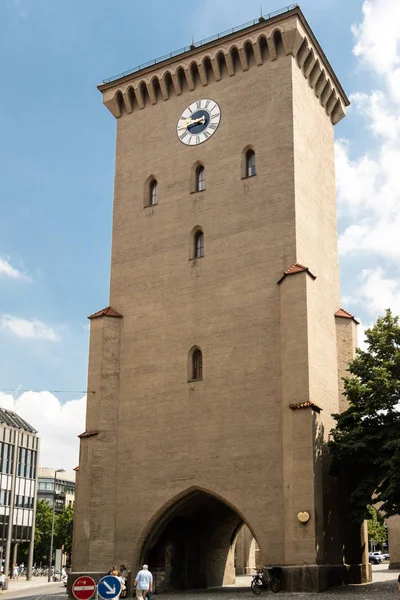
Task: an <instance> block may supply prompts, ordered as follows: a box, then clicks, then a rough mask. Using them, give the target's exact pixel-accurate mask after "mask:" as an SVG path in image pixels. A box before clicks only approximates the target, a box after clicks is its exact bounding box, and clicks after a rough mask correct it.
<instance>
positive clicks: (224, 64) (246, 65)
mask: <svg viewBox="0 0 400 600" xmlns="http://www.w3.org/2000/svg"><path fill="white" fill-rule="evenodd" d="M278 20H279V18H278ZM281 20H283V19H281ZM276 21H277V18H276V17H275V18H273V19H270V20H266V21H263V22H260V24H259V25H258V26H256V27H253V28H252V29H253V30H254V31H252V32H248V31H239V32H237V33H235V34H230V35H228V36H226V42H225V43H223V44H222V45H221V42H222V41H223V40H224V39H225V38H221V39H219V40H216V41H213V42H210V43H209V44H206V45H205V46H204V47H203V46H200V47H199V48H195V47H194V48H193V49H192V50H191V51H190V52H189V53H185V54H182V56H177V57H175V58H174V59H167V60H166V61H164V63H159V64H155V65H154V66H152V67H148V68H147V69H143V71H139V72H136V73H133V74H132V75H127V76H125V77H122V78H121V79H118V80H116V81H114V82H112V83H107V84H103V85H100V86H99V90H100V91H101V92H102V93H103V102H104V104H105V105H106V106H107V108H108V109H109V110H110V111H111V112H112V114H113V115H114V116H115V117H116V118H119V117H121V115H122V114H123V113H124V112H126V113H131V112H134V111H135V105H134V103H133V102H132V98H131V97H129V94H128V93H127V91H128V89H129V88H130V87H132V86H133V89H134V91H135V95H136V98H137V103H138V108H139V109H143V108H144V107H145V105H146V102H145V99H144V97H143V96H144V94H143V92H142V91H141V90H142V89H143V88H145V89H146V94H147V96H148V98H149V104H150V105H153V106H154V105H155V104H157V102H158V101H159V100H163V101H166V100H168V99H169V98H170V90H169V89H168V86H167V85H166V77H167V76H169V77H171V78H172V82H173V88H174V92H175V94H176V95H177V96H180V95H181V94H182V93H183V87H184V86H183V85H182V83H183V84H184V85H187V87H188V90H189V91H194V90H195V89H196V88H197V87H199V86H202V87H206V86H207V85H209V83H210V78H209V77H208V74H207V69H206V67H205V63H206V61H209V64H210V65H211V67H212V70H213V75H214V78H215V81H221V80H222V79H223V77H224V76H225V73H226V75H227V76H228V77H233V76H235V75H236V74H238V73H239V72H242V73H244V72H246V71H248V70H249V69H250V68H251V66H252V65H251V63H252V60H251V59H254V66H257V67H260V66H262V65H263V64H265V63H266V62H268V61H276V60H279V59H280V57H283V56H292V57H293V59H294V60H296V62H297V64H298V66H299V68H300V69H302V71H303V74H304V76H305V77H306V78H307V79H308V80H309V83H310V86H311V87H312V88H313V89H315V93H316V95H317V97H320V96H321V94H322V92H323V90H324V87H325V84H326V80H329V81H330V85H331V86H332V89H335V91H336V96H337V101H336V102H339V103H340V107H338V108H337V110H336V109H335V110H329V111H328V110H326V114H327V115H328V116H330V117H331V118H332V123H333V124H335V123H337V122H338V121H339V120H340V119H341V118H343V116H344V115H345V107H346V106H347V105H348V104H349V101H348V99H347V97H346V95H345V94H344V92H343V90H342V88H341V86H340V84H339V83H338V82H337V81H336V78H335V77H334V74H333V72H332V70H331V67H330V65H329V63H328V61H327V60H326V58H325V56H324V55H323V53H322V51H320V49H319V45H318V42H317V41H316V40H313V36H312V33H311V30H310V31H309V32H308V31H307V29H308V25H307V23H306V21H305V19H304V17H303V15H302V13H301V12H300V9H298V8H295V9H293V10H292V11H291V13H290V15H289V18H288V14H285V15H284V23H281V24H279V25H276ZM260 29H261V33H260ZM310 40H312V41H310ZM250 53H251V54H250ZM176 63H178V64H176ZM172 65H174V66H173V68H172V69H171V67H172ZM330 73H332V76H330V75H329V74H330ZM155 87H158V88H159V89H160V90H161V93H160V94H159V95H158V94H156V93H155ZM158 96H159V97H158ZM119 99H122V102H121V101H120V100H119ZM321 105H322V106H323V107H324V108H325V107H326V101H325V97H324V101H322V102H321ZM333 119H335V120H333Z"/></svg>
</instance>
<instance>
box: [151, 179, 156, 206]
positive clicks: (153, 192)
mask: <svg viewBox="0 0 400 600" xmlns="http://www.w3.org/2000/svg"><path fill="white" fill-rule="evenodd" d="M149 204H150V206H155V205H156V204H158V183H157V181H156V179H153V181H152V182H151V183H150V203H149Z"/></svg>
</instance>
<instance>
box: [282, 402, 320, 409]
mask: <svg viewBox="0 0 400 600" xmlns="http://www.w3.org/2000/svg"><path fill="white" fill-rule="evenodd" d="M289 408H291V409H292V410H298V409H299V408H312V409H313V410H315V411H316V412H321V408H320V407H319V406H318V405H317V404H314V402H311V401H310V400H307V402H299V403H298V404H289Z"/></svg>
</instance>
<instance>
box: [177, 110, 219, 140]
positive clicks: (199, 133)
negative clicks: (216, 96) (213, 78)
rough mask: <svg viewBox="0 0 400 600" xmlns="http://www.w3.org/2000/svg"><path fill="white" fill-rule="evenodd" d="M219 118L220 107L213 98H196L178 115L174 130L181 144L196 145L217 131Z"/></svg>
mask: <svg viewBox="0 0 400 600" xmlns="http://www.w3.org/2000/svg"><path fill="white" fill-rule="evenodd" d="M220 120H221V109H220V107H219V106H218V104H217V103H216V102H214V100H209V99H208V98H206V99H203V100H196V101H195V102H192V104H191V105H190V106H188V107H187V108H186V110H184V111H183V113H182V114H181V116H180V117H179V120H178V124H177V126H176V132H177V134H178V137H179V139H180V140H181V142H182V143H183V144H186V145H187V146H197V145H198V144H202V143H203V142H205V141H207V140H208V139H209V138H210V137H211V136H212V135H213V134H214V133H215V132H216V131H217V129H218V125H219V122H220Z"/></svg>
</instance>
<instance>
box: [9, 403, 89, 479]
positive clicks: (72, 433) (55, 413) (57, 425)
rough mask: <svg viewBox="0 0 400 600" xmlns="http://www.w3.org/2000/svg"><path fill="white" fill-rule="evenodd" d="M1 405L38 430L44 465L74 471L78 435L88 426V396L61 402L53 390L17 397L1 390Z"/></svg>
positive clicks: (41, 463)
mask: <svg viewBox="0 0 400 600" xmlns="http://www.w3.org/2000/svg"><path fill="white" fill-rule="evenodd" d="M0 406H1V407H2V408H8V409H10V410H13V411H15V412H16V413H17V414H18V415H19V416H20V417H22V418H23V419H25V421H27V422H28V423H29V425H31V426H32V427H34V429H37V431H38V435H39V437H40V438H41V444H40V459H39V464H40V466H43V467H49V468H53V469H66V470H67V471H70V470H72V469H73V468H75V467H76V466H77V465H78V459H79V439H78V437H77V436H78V435H79V434H80V433H82V432H83V431H84V429H85V415H86V396H84V397H82V398H80V399H78V400H69V401H68V402H65V403H64V404H61V402H60V400H59V399H58V398H56V396H54V394H52V393H50V392H24V393H23V394H21V395H19V396H17V397H15V398H14V397H13V396H12V395H11V394H4V393H2V392H0Z"/></svg>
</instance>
